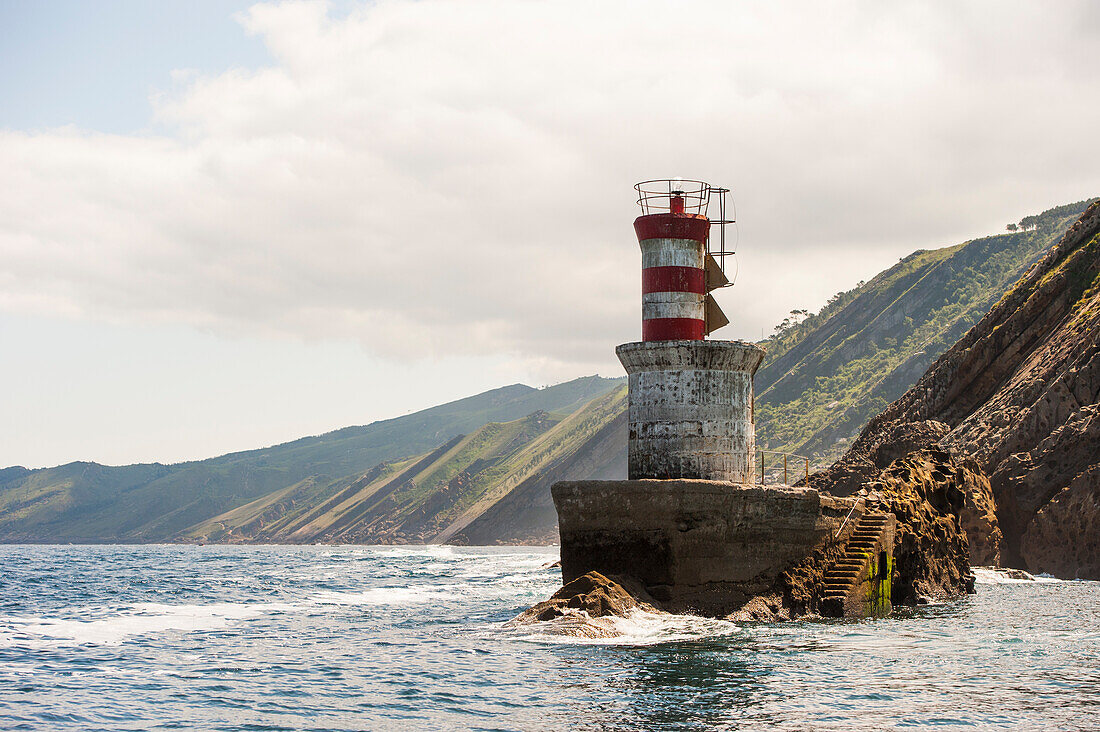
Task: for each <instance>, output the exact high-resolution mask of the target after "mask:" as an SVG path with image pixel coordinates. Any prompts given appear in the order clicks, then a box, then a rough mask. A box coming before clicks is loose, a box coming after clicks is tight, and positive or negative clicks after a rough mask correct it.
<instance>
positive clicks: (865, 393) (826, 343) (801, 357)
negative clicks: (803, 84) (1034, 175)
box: [756, 202, 1087, 464]
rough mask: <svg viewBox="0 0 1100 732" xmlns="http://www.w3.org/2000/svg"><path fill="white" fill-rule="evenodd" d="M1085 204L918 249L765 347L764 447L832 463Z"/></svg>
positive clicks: (761, 391)
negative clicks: (1034, 221)
mask: <svg viewBox="0 0 1100 732" xmlns="http://www.w3.org/2000/svg"><path fill="white" fill-rule="evenodd" d="M1086 205H1087V202H1082V203H1077V204H1070V205H1067V206H1060V207H1058V208H1055V209H1051V210H1049V211H1047V212H1044V213H1043V214H1041V215H1040V216H1039V217H1038V220H1039V225H1038V227H1037V228H1036V229H1034V230H1031V231H1027V232H1020V233H1015V234H1004V235H999V236H991V237H985V238H982V239H976V240H973V241H970V242H967V243H965V244H960V245H957V246H954V247H948V248H945V249H937V250H934V251H921V252H916V253H914V254H912V255H910V256H908V257H906V258H904V259H903V260H901V261H900V262H899V263H898V264H897V265H895V266H894V267H891V268H890V269H888V270H886V271H885V272H882V273H880V274H879V275H878V276H876V277H875V278H874V279H872V280H871V281H870V282H868V283H866V284H864V285H862V286H860V287H858V288H856V289H854V290H851V291H848V292H845V293H841V294H840V295H838V296H837V298H835V301H834V302H833V303H832V304H831V305H830V306H828V307H826V308H825V309H824V310H822V312H821V313H818V314H817V315H814V316H811V317H810V318H808V319H806V320H805V321H804V322H803V323H802V324H801V325H799V326H797V327H795V328H794V329H792V330H790V331H789V332H787V333H785V334H783V335H782V336H778V337H775V338H772V339H769V340H768V341H766V342H764V343H763V344H762V345H764V346H765V347H766V348H767V349H768V357H767V360H766V362H765V364H764V366H762V367H761V369H760V371H759V372H758V374H757V377H756V382H757V423H758V428H757V429H758V444H759V446H760V447H766V448H768V449H780V450H791V451H794V452H799V453H803V454H810V455H812V456H814V457H815V461H816V462H817V463H819V464H823V463H827V462H829V461H831V460H832V459H834V458H835V457H837V456H838V455H839V453H840V452H842V451H843V449H844V448H845V446H846V444H847V443H848V441H850V440H851V439H853V438H854V436H855V435H856V434H858V432H859V430H860V429H861V428H862V427H863V425H864V424H865V423H866V421H867V420H868V419H869V418H870V417H871V416H873V415H874V414H877V413H878V412H880V411H881V410H882V408H883V407H885V406H886V405H887V404H888V403H890V402H891V401H893V400H894V399H896V398H898V397H899V396H901V394H902V393H904V392H905V390H906V389H907V388H908V387H909V386H911V385H912V384H913V383H914V382H915V381H916V379H918V378H919V377H920V375H921V374H923V373H924V371H925V370H926V369H927V368H928V366H929V365H930V364H931V363H932V362H933V361H934V360H935V359H936V358H937V357H938V356H939V355H940V354H941V353H943V352H944V351H945V350H946V349H947V348H949V347H951V346H952V345H954V343H955V342H956V341H957V340H958V339H959V338H960V337H962V335H963V334H964V333H965V332H966V331H967V330H968V329H969V328H970V327H971V326H972V325H974V323H976V322H977V321H978V320H979V319H980V318H981V317H982V316H983V315H984V314H985V313H986V312H987V311H988V310H989V308H990V307H992V305H993V304H994V303H996V302H997V300H998V299H1000V298H1001V297H1002V296H1003V294H1004V293H1005V292H1006V291H1007V290H1008V289H1009V288H1010V287H1011V286H1012V285H1013V284H1014V283H1015V282H1016V281H1017V280H1018V279H1019V278H1020V277H1021V276H1022V275H1023V274H1024V272H1026V271H1027V269H1028V267H1030V266H1031V265H1032V264H1033V263H1034V262H1035V261H1036V260H1037V259H1038V258H1039V257H1040V256H1041V255H1042V254H1043V253H1044V252H1045V251H1046V250H1047V249H1048V248H1049V247H1050V245H1051V244H1052V243H1053V242H1054V241H1056V240H1057V238H1058V237H1059V236H1060V235H1061V233H1062V231H1063V230H1064V229H1065V228H1066V227H1067V226H1068V225H1070V224H1071V223H1072V222H1073V221H1074V220H1075V219H1076V217H1077V216H1078V215H1079V214H1080V212H1081V211H1082V210H1084V208H1085V206H1086Z"/></svg>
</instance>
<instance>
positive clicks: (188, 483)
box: [0, 376, 623, 542]
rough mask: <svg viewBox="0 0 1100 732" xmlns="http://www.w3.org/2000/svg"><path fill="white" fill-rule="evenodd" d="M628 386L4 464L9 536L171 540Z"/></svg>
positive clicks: (1, 513)
mask: <svg viewBox="0 0 1100 732" xmlns="http://www.w3.org/2000/svg"><path fill="white" fill-rule="evenodd" d="M622 386H623V380H621V379H602V378H599V377H597V376H592V377H586V378H582V379H576V380H574V381H570V382H567V383H564V384H559V385H557V386H553V387H549V388H546V389H532V388H531V387H528V386H522V385H519V384H517V385H513V386H507V387H503V388H500V389H494V390H492V391H488V392H485V393H484V394H478V395H477V396H472V397H469V398H466V399H460V400H458V401H455V402H451V403H449V404H444V405H441V406H438V407H433V408H431V409H426V410H424V411H422V412H417V413H415V414H411V415H408V416H405V417H399V418H397V419H391V420H385V421H381V422H375V423H373V424H370V425H367V426H365V427H348V428H345V429H341V430H337V431H335V432H329V433H327V434H324V435H319V436H316V437H306V438H303V439H301V440H295V441H294V442H288V443H286V444H283V445H277V446H275V447H269V448H264V449H261V450H250V451H248V452H239V453H232V454H229V455H223V456H221V457H216V458H212V459H210V460H202V461H197V462H190V463H180V464H176V465H160V464H151V465H128V466H125V467H108V466H104V465H98V464H96V463H70V464H68V465H62V466H60V467H56V468H46V469H42V470H33V471H28V470H26V469H23V468H8V469H6V470H3V471H0V541H7V542H12V541H47V542H51V541H58V542H69V541H72V542H82V541H90V542H101V541H165V540H169V539H172V538H175V537H177V536H180V535H181V534H184V533H186V531H187V529H189V528H190V527H192V526H194V525H196V524H200V523H202V522H206V521H208V520H209V519H210V518H211V517H213V516H217V515H218V514H221V513H223V512H226V511H230V510H233V509H236V508H238V507H240V506H242V505H244V504H246V503H249V502H251V501H255V500H256V499H259V498H263V497H268V496H271V495H272V494H275V493H279V492H285V491H287V490H289V489H291V488H293V489H294V490H295V491H297V492H298V493H301V491H303V490H305V489H306V487H307V486H309V485H316V486H326V485H329V484H331V483H332V482H333V481H334V480H336V479H338V478H340V476H353V477H352V478H348V479H347V481H348V482H349V483H350V482H354V481H356V480H360V479H362V478H363V477H365V476H369V475H371V474H372V472H373V471H382V472H386V473H387V474H388V473H389V472H393V471H394V470H395V467H394V465H395V464H400V461H401V460H406V461H407V456H409V455H417V454H422V453H426V452H429V451H431V450H433V449H435V448H437V447H439V446H440V445H441V444H446V443H447V442H448V441H451V440H453V439H454V438H455V437H456V436H458V435H463V434H466V433H468V432H472V433H475V434H480V433H481V432H484V430H483V429H482V428H484V427H486V425H487V424H488V423H492V422H513V421H515V420H521V421H523V420H524V419H525V418H526V419H528V420H529V419H530V417H529V415H533V414H535V413H541V414H543V415H544V416H543V417H542V418H541V420H542V421H541V423H540V425H538V426H535V427H532V428H531V429H543V428H544V427H545V428H548V427H549V426H552V425H554V424H557V423H558V422H561V421H562V420H563V419H565V418H566V417H568V416H569V415H572V414H575V413H577V412H578V411H579V410H581V409H582V408H583V407H584V406H585V405H586V404H587V403H588V402H590V401H591V400H592V399H594V398H596V397H599V396H601V395H606V394H608V393H610V392H612V391H615V390H616V389H619V388H621V387H622ZM525 434H529V432H528V433H525ZM472 436H473V435H471V437H472ZM504 449H505V446H503V445H501V446H500V447H499V450H504ZM487 450H488V448H487ZM499 450H498V452H499ZM488 452H491V450H488ZM487 454H488V453H487ZM387 461H390V462H387ZM394 461H396V463H395V462H394ZM382 463H385V464H384V465H381V466H380V464H382ZM509 465H511V464H509ZM515 467H516V468H517V469H519V468H522V467H523V465H522V464H520V465H516V466H515ZM498 470H499V468H498ZM439 477H441V478H443V474H440V476H439ZM452 477H453V476H452V475H446V477H445V478H443V479H444V480H450V479H451V478H452ZM298 493H296V494H295V495H297V494H298ZM395 493H396V496H397V497H400V496H402V495H403V494H401V493H399V492H395ZM318 495H321V494H318Z"/></svg>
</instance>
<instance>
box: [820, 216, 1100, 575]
mask: <svg viewBox="0 0 1100 732" xmlns="http://www.w3.org/2000/svg"><path fill="white" fill-rule="evenodd" d="M1098 334H1100V202H1094V203H1093V204H1092V205H1091V206H1089V208H1088V209H1087V210H1086V211H1085V213H1084V214H1083V215H1082V216H1081V218H1080V219H1079V220H1078V221H1077V222H1076V223H1075V224H1073V226H1072V227H1070V228H1069V230H1067V231H1066V232H1065V234H1064V235H1063V237H1062V239H1061V240H1060V241H1059V243H1058V244H1057V245H1055V246H1054V247H1053V248H1052V249H1051V250H1050V252H1049V253H1048V254H1047V255H1046V256H1045V257H1044V258H1043V259H1042V260H1040V261H1039V262H1038V263H1037V264H1036V265H1035V266H1034V267H1032V268H1031V269H1030V270H1029V271H1028V273H1027V274H1026V275H1025V276H1024V277H1023V279H1021V280H1020V282H1018V283H1017V284H1016V286H1015V287H1014V288H1013V289H1012V290H1011V291H1009V293H1008V294H1007V295H1005V296H1004V297H1003V298H1002V299H1001V301H1000V302H998V303H997V304H996V305H995V306H994V307H993V308H992V309H991V310H990V311H989V313H988V314H987V315H986V316H985V317H984V318H982V320H981V321H979V322H978V324H977V325H975V326H974V327H973V328H972V329H971V330H970V331H969V332H968V333H967V334H966V335H965V336H964V337H963V338H962V339H961V340H960V341H959V342H958V343H957V344H956V345H955V346H954V347H953V348H951V349H950V350H948V351H947V352H946V353H945V354H944V355H943V356H941V357H940V358H939V359H938V360H937V361H936V362H935V363H934V364H933V365H932V366H931V367H930V368H929V369H928V371H927V372H926V373H925V375H924V376H923V377H921V379H920V380H919V381H917V383H916V384H915V385H914V386H913V387H912V388H911V389H910V390H909V391H907V392H906V393H905V394H904V395H903V396H902V397H901V398H900V399H898V400H897V401H896V402H894V403H893V404H891V405H890V406H889V407H887V408H886V410H885V411H884V412H882V414H880V415H878V416H877V417H875V418H874V419H872V420H871V421H870V422H869V423H868V424H867V426H866V427H865V428H864V430H863V432H862V433H861V434H860V437H859V439H858V440H857V441H856V443H855V444H854V445H853V446H852V448H851V449H850V450H849V452H848V453H847V454H846V455H845V456H844V457H843V458H841V460H839V461H838V462H837V463H836V464H834V466H833V467H831V468H830V469H829V470H827V471H823V472H821V473H818V474H815V475H813V476H811V479H810V484H811V485H812V486H814V487H817V488H819V489H823V490H829V491H836V492H837V493H838V494H840V495H845V494H848V493H850V492H851V491H852V490H853V489H854V488H855V487H856V486H857V485H862V484H864V483H866V482H867V480H868V473H869V472H870V468H869V465H870V464H873V463H874V461H875V460H874V457H873V456H875V455H879V454H885V455H889V454H891V453H892V451H893V450H895V449H898V450H900V449H903V448H893V447H891V445H892V444H893V443H894V442H895V440H896V438H897V435H899V434H904V433H905V431H906V430H907V429H910V426H911V425H922V424H923V425H927V424H928V423H929V421H935V422H942V423H943V424H945V425H947V426H948V427H950V432H948V433H946V434H945V435H943V436H941V437H940V438H939V439H938V441H937V442H936V444H937V445H938V446H941V447H946V448H952V449H954V450H956V451H959V452H961V453H965V454H968V455H972V456H973V457H974V458H975V459H976V461H977V464H978V466H979V467H980V468H981V470H982V472H984V473H985V474H986V475H988V476H990V485H991V487H992V490H993V494H994V496H995V498H996V502H997V503H996V505H997V518H998V522H999V524H1000V527H1001V530H1002V531H1003V532H1004V546H1003V550H1002V560H1003V561H1006V562H1008V563H1010V564H1014V565H1016V566H1022V567H1024V568H1027V569H1029V570H1032V571H1039V570H1037V568H1036V567H1033V566H1032V565H1031V564H1030V563H1029V559H1028V558H1027V557H1038V556H1053V555H1055V554H1057V553H1059V552H1061V553H1062V554H1063V555H1065V556H1067V557H1087V556H1089V555H1090V552H1091V551H1094V550H1093V549H1090V547H1094V546H1095V545H1096V543H1097V541H1098V537H1097V534H1096V533H1095V529H1094V528H1093V529H1092V533H1078V534H1069V533H1058V534H1055V533H1051V532H1050V531H1044V530H1043V526H1044V525H1046V524H1045V523H1044V524H1042V525H1037V526H1036V527H1035V530H1034V531H1032V529H1031V524H1032V523H1033V522H1035V521H1036V520H1037V517H1038V514H1039V513H1040V512H1042V511H1043V510H1044V509H1045V508H1046V507H1047V506H1048V504H1051V502H1052V501H1053V500H1054V499H1055V497H1059V499H1060V500H1061V496H1062V492H1063V490H1064V489H1067V488H1068V487H1069V486H1070V485H1071V484H1074V483H1075V481H1076V480H1077V479H1078V477H1079V476H1082V475H1084V474H1085V473H1087V472H1088V471H1089V470H1090V469H1091V467H1092V466H1095V465H1098V464H1100V422H1098V412H1097V409H1098V407H1097V404H1098V402H1100V337H1098ZM913 429H914V430H917V431H918V432H919V431H923V428H918V427H913ZM929 434H931V433H929ZM1065 500H1070V499H1069V497H1067V498H1066V499H1065ZM1050 507H1051V509H1052V510H1051V511H1050V512H1049V515H1051V516H1053V515H1057V514H1059V511H1060V509H1059V507H1058V506H1055V505H1051V506H1050ZM986 509H987V507H984V506H977V505H976V506H975V507H974V511H975V512H976V516H975V519H976V521H977V522H978V525H982V524H988V523H989V522H988V515H987V512H986ZM1049 520H1050V519H1044V522H1049ZM1091 526H1095V525H1094V524H1093V525H1091ZM1025 535H1027V536H1030V537H1031V538H1030V539H1029V543H1028V547H1029V548H1028V552H1027V557H1025V555H1024V552H1023V537H1024V536H1025ZM1056 536H1057V542H1058V543H1056V544H1054V543H1052V544H1048V545H1044V544H1043V542H1045V541H1055V537H1056ZM981 558H983V559H985V558H988V557H984V556H983V557H981ZM1094 571H1095V570H1089V569H1088V568H1087V567H1085V566H1076V565H1074V566H1070V565H1069V564H1062V565H1061V566H1060V568H1059V569H1058V573H1059V574H1060V576H1067V577H1073V576H1075V575H1078V574H1081V573H1082V572H1084V573H1085V574H1082V575H1081V576H1089V577H1091V578H1094V579H1100V575H1097V574H1093V572H1094Z"/></svg>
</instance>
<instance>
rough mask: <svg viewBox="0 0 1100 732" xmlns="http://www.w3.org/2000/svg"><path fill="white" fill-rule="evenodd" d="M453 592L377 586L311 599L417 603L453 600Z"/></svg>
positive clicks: (321, 602) (342, 602)
mask: <svg viewBox="0 0 1100 732" xmlns="http://www.w3.org/2000/svg"><path fill="white" fill-rule="evenodd" d="M457 597H458V595H456V594H455V593H453V592H449V591H448V590H445V589H440V588H434V589H429V588H426V587H376V588H374V589H371V590H364V591H363V592H321V593H319V594H317V595H314V596H313V597H311V598H310V599H309V602H310V603H311V604H313V605H416V604H420V603H426V602H435V601H436V600H453V599H455V598H457Z"/></svg>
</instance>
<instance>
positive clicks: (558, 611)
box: [514, 572, 660, 623]
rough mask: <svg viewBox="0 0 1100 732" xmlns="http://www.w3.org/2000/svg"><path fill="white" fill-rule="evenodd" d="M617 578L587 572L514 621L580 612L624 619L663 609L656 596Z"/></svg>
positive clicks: (594, 615) (521, 621) (558, 616)
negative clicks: (654, 598) (656, 603)
mask: <svg viewBox="0 0 1100 732" xmlns="http://www.w3.org/2000/svg"><path fill="white" fill-rule="evenodd" d="M617 580H618V581H616V580H613V579H611V578H609V577H605V576H604V575H602V574H600V573H599V572H589V573H587V574H583V575H581V576H580V577H577V578H576V579H575V580H573V581H572V582H568V583H566V584H565V586H564V587H562V588H561V589H560V590H558V591H557V592H555V593H554V594H553V595H551V596H550V599H548V600H543V601H542V602H540V603H538V604H537V605H535V606H534V607H531V608H528V609H527V610H524V611H523V612H522V613H520V614H519V615H517V616H516V618H515V620H514V622H517V623H530V622H536V621H547V620H554V619H555V618H561V617H565V616H577V615H580V614H583V615H584V616H585V617H588V618H603V617H609V616H610V617H620V618H623V617H629V616H630V615H631V614H632V613H634V612H636V611H639V610H641V611H644V612H652V613H656V612H660V610H658V608H657V607H656V605H655V603H654V602H653V598H651V597H649V596H648V595H646V594H645V591H644V590H642V589H641V588H640V587H638V586H637V584H636V583H635V582H633V581H632V580H629V579H627V578H624V577H619V578H617ZM627 587H629V588H630V589H627Z"/></svg>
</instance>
